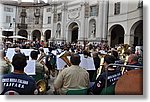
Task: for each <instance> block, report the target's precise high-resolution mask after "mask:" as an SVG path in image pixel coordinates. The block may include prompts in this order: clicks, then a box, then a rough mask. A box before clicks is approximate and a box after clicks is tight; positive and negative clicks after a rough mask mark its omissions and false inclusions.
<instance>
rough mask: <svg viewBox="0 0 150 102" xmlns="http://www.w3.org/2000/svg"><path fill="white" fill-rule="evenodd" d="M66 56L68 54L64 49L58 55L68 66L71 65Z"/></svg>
mask: <svg viewBox="0 0 150 102" xmlns="http://www.w3.org/2000/svg"><path fill="white" fill-rule="evenodd" d="M67 56H69V54H68V53H66V52H65V51H64V52H62V53H61V54H60V55H59V56H58V57H59V58H61V59H62V60H63V61H64V62H65V63H66V64H67V65H68V66H71V62H70V61H69V59H68V58H67Z"/></svg>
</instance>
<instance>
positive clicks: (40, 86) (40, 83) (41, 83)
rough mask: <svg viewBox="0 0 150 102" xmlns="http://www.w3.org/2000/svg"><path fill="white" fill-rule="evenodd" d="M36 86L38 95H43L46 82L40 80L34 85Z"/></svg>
mask: <svg viewBox="0 0 150 102" xmlns="http://www.w3.org/2000/svg"><path fill="white" fill-rule="evenodd" d="M36 85H37V88H38V92H39V94H45V92H46V82H45V81H44V80H42V79H41V80H39V81H38V82H37V83H36Z"/></svg>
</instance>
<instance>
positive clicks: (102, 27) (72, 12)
mask: <svg viewBox="0 0 150 102" xmlns="http://www.w3.org/2000/svg"><path fill="white" fill-rule="evenodd" d="M142 3H143V1H141V0H135V1H131V0H74V1H70V0H68V1H52V0H48V3H44V2H42V1H40V2H39V1H38V0H34V2H32V3H31V2H30V3H27V2H26V3H25V2H24V3H23V2H21V1H20V2H18V4H17V5H16V11H17V12H16V20H17V21H16V22H15V23H16V28H15V30H14V31H15V32H16V33H13V34H16V35H21V36H24V37H26V38H27V39H28V40H46V41H51V42H55V43H61V42H81V43H82V42H84V41H88V42H107V43H108V45H110V46H115V45H116V44H121V43H124V44H129V45H133V44H134V45H142V44H143V5H142ZM3 5H6V4H3Z"/></svg>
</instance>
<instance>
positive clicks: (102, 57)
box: [96, 54, 106, 79]
mask: <svg viewBox="0 0 150 102" xmlns="http://www.w3.org/2000/svg"><path fill="white" fill-rule="evenodd" d="M105 56H106V54H102V55H100V56H99V57H100V67H99V68H98V69H97V76H96V79H97V78H98V76H99V75H100V74H101V72H102V69H103V66H104V57H105Z"/></svg>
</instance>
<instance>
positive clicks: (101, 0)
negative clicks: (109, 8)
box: [96, 0, 103, 39]
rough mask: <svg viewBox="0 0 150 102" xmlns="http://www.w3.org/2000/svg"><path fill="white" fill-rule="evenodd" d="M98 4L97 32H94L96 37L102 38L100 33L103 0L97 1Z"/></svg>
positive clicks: (101, 28) (101, 29)
mask: <svg viewBox="0 0 150 102" xmlns="http://www.w3.org/2000/svg"><path fill="white" fill-rule="evenodd" d="M98 4H99V11H98V18H97V22H96V24H97V28H96V30H97V33H96V37H98V38H100V39H101V38H102V34H103V0H100V1H98Z"/></svg>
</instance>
